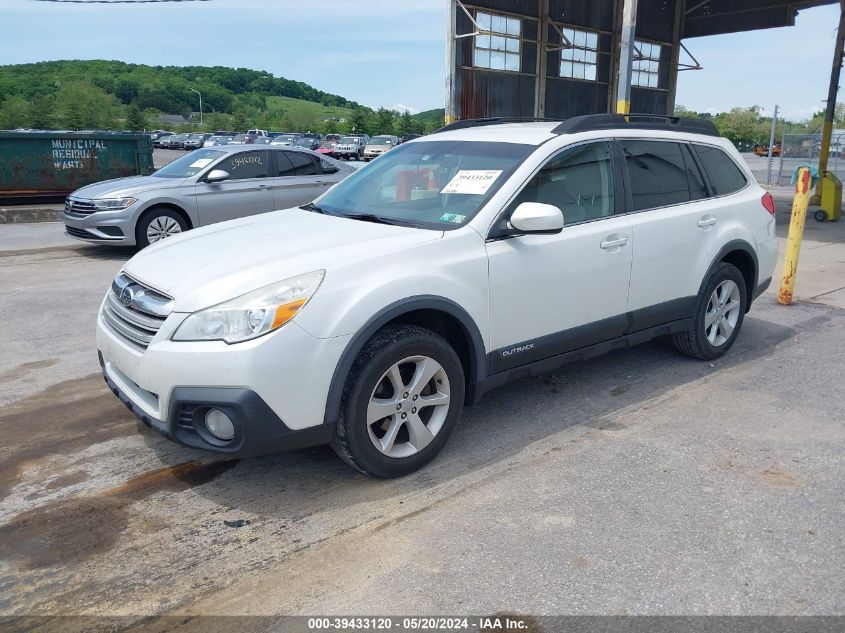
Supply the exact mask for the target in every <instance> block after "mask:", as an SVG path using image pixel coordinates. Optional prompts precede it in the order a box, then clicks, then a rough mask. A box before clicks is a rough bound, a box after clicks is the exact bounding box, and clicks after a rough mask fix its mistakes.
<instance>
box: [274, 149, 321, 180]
mask: <svg viewBox="0 0 845 633" xmlns="http://www.w3.org/2000/svg"><path fill="white" fill-rule="evenodd" d="M283 153H284V155H285V156H286V157H287V159H288V160H289V161H290V163H291V165H292V166H293V174H282V173H280V174H279V175H280V176H316V175H317V174H319V173H320V168H319V166H318V164H317V160H316V159H315V158H314V157H313V156H311V155H310V154H305V153H304V152H283ZM279 171H281V170H279Z"/></svg>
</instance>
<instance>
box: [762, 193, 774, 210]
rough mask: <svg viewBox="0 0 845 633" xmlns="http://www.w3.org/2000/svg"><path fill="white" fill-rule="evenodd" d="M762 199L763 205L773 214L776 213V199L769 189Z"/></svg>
mask: <svg viewBox="0 0 845 633" xmlns="http://www.w3.org/2000/svg"><path fill="white" fill-rule="evenodd" d="M760 201H761V202H762V203H763V206H764V207H765V208H766V211H768V212H769V213H771V214H772V215H774V214H775V212H776V209H775V199H774V198H773V197H772V194H770V193H769V192H768V191H767V192H766V193H764V194H763V198H762V199H761V200H760Z"/></svg>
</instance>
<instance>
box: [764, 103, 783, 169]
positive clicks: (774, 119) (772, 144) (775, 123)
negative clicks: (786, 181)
mask: <svg viewBox="0 0 845 633" xmlns="http://www.w3.org/2000/svg"><path fill="white" fill-rule="evenodd" d="M777 127H778V107H777V105H775V114H774V116H773V117H772V133H771V135H770V136H769V168H768V169H767V170H766V184H767V185H770V184H772V162H773V161H774V158H773V156H774V154H773V152H774V147H775V130H777ZM780 152H781V154H783V148H782V147H781V148H780Z"/></svg>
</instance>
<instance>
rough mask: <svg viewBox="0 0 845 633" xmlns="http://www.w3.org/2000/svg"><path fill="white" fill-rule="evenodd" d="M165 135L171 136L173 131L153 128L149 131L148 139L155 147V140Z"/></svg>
mask: <svg viewBox="0 0 845 633" xmlns="http://www.w3.org/2000/svg"><path fill="white" fill-rule="evenodd" d="M165 136H173V132H168V131H167V130H155V131H153V132H150V140H151V141H152V142H153V147H156V141H158V139H160V138H163V137H165Z"/></svg>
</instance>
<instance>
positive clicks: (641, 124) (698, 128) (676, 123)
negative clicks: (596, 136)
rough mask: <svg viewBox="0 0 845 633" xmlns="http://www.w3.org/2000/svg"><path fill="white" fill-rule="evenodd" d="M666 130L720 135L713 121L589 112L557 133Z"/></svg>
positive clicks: (568, 123) (555, 131) (561, 125)
mask: <svg viewBox="0 0 845 633" xmlns="http://www.w3.org/2000/svg"><path fill="white" fill-rule="evenodd" d="M611 129H618V130H666V131H672V132H687V133H689V134H704V135H706V136H720V134H719V130H717V129H716V126H715V124H714V123H713V122H712V121H707V120H705V119H691V118H686V117H678V116H666V115H663V114H587V115H584V116H576V117H572V118H570V119H566V120H565V121H563V122H562V123H561V124H560V125H558V126H557V127H556V128H555V129H554V130H552V132H553V133H555V134H575V133H576V132H587V131H590V130H611Z"/></svg>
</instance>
